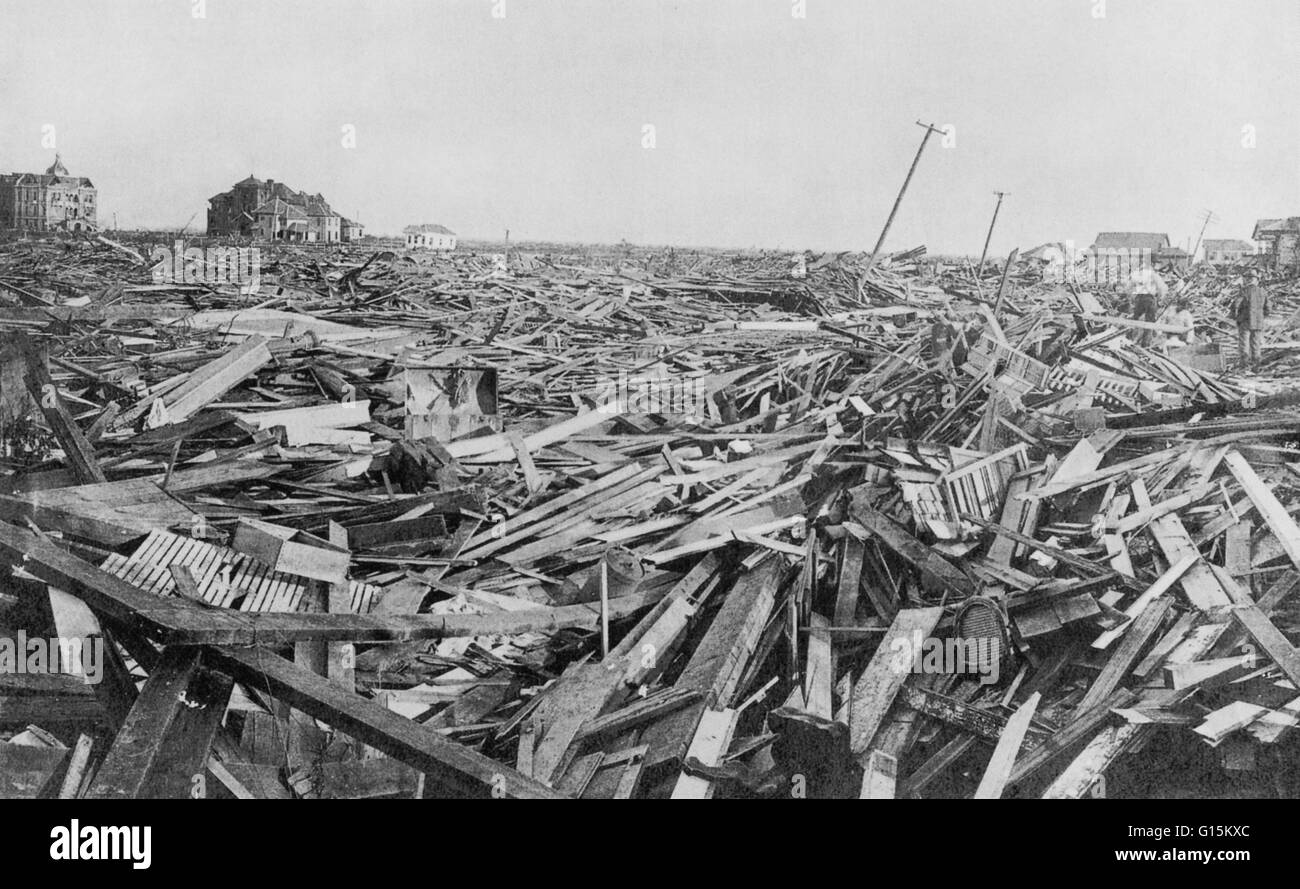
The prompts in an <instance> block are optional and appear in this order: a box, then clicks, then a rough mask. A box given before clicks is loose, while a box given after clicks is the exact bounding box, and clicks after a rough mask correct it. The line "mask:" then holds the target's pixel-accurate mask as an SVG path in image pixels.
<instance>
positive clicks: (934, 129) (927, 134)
mask: <svg viewBox="0 0 1300 889" xmlns="http://www.w3.org/2000/svg"><path fill="white" fill-rule="evenodd" d="M916 125H917V126H918V127H924V128H925V135H924V136H922V137H921V145H920V147H919V148H917V149H916V157H914V158H912V166H911V167H909V168H908V170H907V178H906V179H904V180H903V187H902V188H900V189H899V190H898V197H896V198H894V208H893V209H892V210H890V211H889V218H888V219H886V220H885V227H884V228H883V229H881V230H880V238H879V240H877V241H876V246H875V248H874V249H873V250H872V251H871V257H870V258H869V259H868V260H867V267H866V268H865V269H863V271H862V280H864V281H865V280H866V277H867V272H869V271H871V268H872V266H874V265H875V264H876V256H877V255H879V253H880V248H881V247H883V246H884V244H885V236H886V235H888V234H889V227H890V226H891V225H893V224H894V216H896V215H897V214H898V205H899V204H901V203H903V195H905V194H907V185H908V183H909V182H911V181H912V174H913V173H915V172H916V165H917V164H918V163H920V161H921V152H923V151H925V143H926V142H929V141H930V134H931V133H942V132H943V130H941V129H939V128H938V127H936V126H935V125H934V124H930V123H921V122H920V121H919V120H918V121H917V122H916ZM859 289H861V287H860V286H859Z"/></svg>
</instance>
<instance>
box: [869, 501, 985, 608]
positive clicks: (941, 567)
mask: <svg viewBox="0 0 1300 889" xmlns="http://www.w3.org/2000/svg"><path fill="white" fill-rule="evenodd" d="M852 515H853V518H854V520H856V521H857V522H858V523H859V524H861V525H862V526H863V527H864V528H866V529H867V530H868V531H869V532H871V533H872V534H874V535H876V536H877V537H879V538H880V539H881V541H882V542H883V543H884V544H885V545H886V546H888V547H889V548H890V549H891V550H893V551H894V552H896V553H898V554H899V555H900V556H902V557H903V558H904V559H906V560H907V561H908V562H911V563H912V564H913V565H915V566H916V568H917V570H919V571H920V572H921V574H922V576H923V577H926V578H928V579H930V580H931V581H932V582H934V583H936V584H940V585H942V586H945V587H947V588H949V589H951V590H953V591H954V592H956V593H960V594H963V595H970V594H972V593H973V592H974V584H973V583H972V581H971V579H970V578H969V577H967V576H966V575H965V574H963V573H962V572H961V571H960V570H958V569H957V568H956V567H955V566H954V565H953V564H952V563H951V562H949V561H948V560H947V559H945V558H943V556H940V555H939V554H938V553H936V552H935V551H934V550H933V549H931V548H930V547H928V546H926V545H925V544H923V543H921V541H919V540H917V539H916V538H915V537H913V536H912V535H911V534H909V533H907V531H905V530H903V528H902V527H900V526H899V525H898V523H897V522H895V521H894V520H893V519H891V518H889V517H888V516H886V515H885V514H884V513H881V512H878V511H876V510H875V509H873V508H872V507H870V506H868V505H866V504H865V503H862V502H859V500H858V498H857V497H855V498H854V501H853V508H852Z"/></svg>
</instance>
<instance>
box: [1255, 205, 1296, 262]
mask: <svg viewBox="0 0 1300 889" xmlns="http://www.w3.org/2000/svg"><path fill="white" fill-rule="evenodd" d="M1250 237H1251V239H1252V240H1254V241H1255V242H1256V243H1258V244H1259V245H1260V252H1261V253H1262V254H1263V255H1264V257H1265V259H1264V264H1265V265H1266V266H1268V267H1269V268H1272V269H1278V268H1288V267H1291V266H1294V265H1296V264H1297V262H1300V216H1290V217H1287V218H1286V219H1261V220H1259V221H1258V222H1256V223H1255V230H1254V231H1253V232H1252V233H1251V235H1250Z"/></svg>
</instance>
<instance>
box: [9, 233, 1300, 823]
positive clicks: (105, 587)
mask: <svg viewBox="0 0 1300 889" xmlns="http://www.w3.org/2000/svg"><path fill="white" fill-rule="evenodd" d="M258 249H260V250H261V251H262V252H261V253H260V254H259V260H260V261H259V267H258V279H257V280H256V281H246V280H241V281H229V280H227V279H225V278H214V277H213V276H212V275H210V274H208V272H210V271H211V266H212V264H213V263H215V262H217V261H219V259H220V257H218V256H216V255H214V254H212V253H204V252H202V251H201V250H198V251H189V252H184V253H183V254H182V255H183V256H184V257H185V259H184V260H183V265H182V264H178V265H177V268H179V269H181V271H182V273H181V274H180V275H178V276H171V278H170V279H168V280H160V279H159V275H158V267H157V261H156V260H153V254H152V253H151V251H150V249H149V244H148V243H147V239H138V242H136V241H133V242H131V243H118V242H114V241H109V240H107V239H104V238H99V239H95V240H90V239H83V240H80V241H63V242H56V241H45V242H20V243H16V244H8V245H3V246H0V460H2V461H3V462H2V463H0V561H2V562H3V565H2V566H0V572H3V573H2V574H0V737H4V738H5V739H6V740H4V741H3V742H2V743H0V796H28V797H30V796H59V797H65V798H74V797H81V796H88V797H97V798H122V797H160V796H161V797H172V796H197V795H210V796H214V797H215V796H227V797H228V796H235V797H240V798H269V797H349V798H357V797H412V796H423V797H429V798H433V797H447V796H489V795H490V796H515V797H546V798H554V797H582V798H641V797H674V798H692V797H695V798H700V797H709V796H713V795H718V796H762V797H789V796H791V795H794V796H809V797H863V798H884V797H905V796H920V797H946V796H975V797H983V798H988V797H999V796H1031V795H1032V796H1049V797H1078V796H1083V795H1098V794H1101V793H1109V794H1110V795H1134V796H1145V795H1176V794H1178V793H1180V792H1183V783H1180V782H1185V781H1186V780H1187V779H1188V776H1196V775H1201V774H1206V775H1213V776H1215V780H1222V781H1223V782H1224V790H1223V793H1224V794H1241V795H1258V794H1272V793H1275V792H1279V793H1284V794H1286V795H1294V793H1293V791H1294V788H1293V787H1291V786H1290V785H1289V784H1288V782H1290V781H1291V780H1292V776H1291V773H1290V770H1289V768H1288V767H1287V763H1289V762H1290V761H1291V760H1292V759H1293V758H1294V757H1293V754H1294V751H1295V746H1294V745H1295V743H1296V739H1295V733H1294V732H1293V731H1292V729H1293V728H1294V726H1295V725H1296V722H1297V720H1300V690H1297V685H1298V684H1300V655H1298V654H1297V652H1296V650H1295V648H1294V646H1293V645H1292V643H1291V641H1290V639H1289V638H1288V637H1289V636H1293V635H1294V632H1295V630H1297V629H1300V627H1297V626H1296V622H1295V618H1296V608H1295V604H1294V601H1293V599H1292V598H1289V597H1290V594H1291V593H1292V592H1293V591H1294V589H1295V588H1296V586H1297V585H1300V528H1297V526H1296V523H1295V521H1294V520H1293V518H1292V512H1293V511H1295V509H1297V508H1300V500H1297V499H1295V497H1296V494H1297V489H1300V480H1297V479H1296V478H1295V476H1296V474H1297V472H1300V463H1295V462H1292V461H1293V460H1294V459H1295V457H1296V456H1297V455H1298V454H1300V451H1296V450H1293V448H1294V447H1295V445H1294V444H1293V442H1294V441H1295V440H1296V439H1297V438H1300V411H1296V410H1291V409H1289V408H1290V406H1291V405H1293V404H1294V403H1295V402H1296V401H1300V399H1298V398H1295V397H1293V394H1292V393H1291V391H1290V390H1289V389H1288V388H1287V387H1286V386H1285V385H1283V384H1280V383H1277V382H1276V381H1269V380H1267V379H1264V378H1253V379H1249V380H1234V379H1233V378H1230V377H1227V376H1225V375H1224V374H1222V373H1220V372H1218V371H1217V370H1215V369H1213V368H1214V365H1213V364H1207V363H1206V362H1203V361H1193V360H1190V359H1187V358H1180V356H1179V355H1178V354H1176V353H1175V352H1173V351H1170V352H1168V353H1166V352H1165V351H1162V350H1161V349H1159V348H1155V347H1144V346H1141V345H1138V339H1139V338H1138V337H1136V336H1134V333H1135V332H1140V331H1142V330H1143V329H1144V327H1145V328H1150V327H1152V325H1144V323H1143V322H1135V321H1129V320H1127V319H1124V318H1122V317H1119V316H1117V315H1116V314H1115V313H1114V310H1113V305H1114V304H1113V302H1112V297H1111V294H1109V293H1107V292H1104V291H1101V290H1098V291H1096V292H1093V291H1089V290H1087V289H1085V288H1080V287H1063V286H1055V285H1051V284H1046V283H1042V282H1040V281H1037V280H1035V279H1034V278H1033V276H1032V275H1030V274H1027V273H1025V272H1024V271H1023V269H1022V268H1015V269H1013V268H1011V267H1007V268H998V269H997V270H996V272H989V273H986V274H985V275H983V276H980V275H976V274H973V273H972V271H971V269H970V268H969V267H966V268H961V267H959V266H955V265H951V264H945V263H944V262H942V261H939V260H933V259H928V258H926V257H925V253H924V250H923V249H917V250H912V251H908V252H906V253H904V254H899V255H896V256H894V257H890V258H888V259H885V260H883V261H882V262H879V263H877V264H875V265H874V266H869V264H868V263H867V261H866V259H865V258H864V257H862V256H860V255H856V254H839V255H831V254H828V255H824V256H814V255H806V256H802V257H796V258H794V259H793V260H792V259H791V257H789V256H788V255H784V254H772V253H768V254H762V253H749V254H734V255H729V254H721V253H707V252H693V251H660V252H657V253H649V252H647V251H638V250H635V249H629V248H625V249H620V250H616V251H606V252H605V253H603V254H597V253H594V252H592V251H581V250H570V251H563V252H562V251H553V252H548V253H543V252H521V251H518V250H515V251H513V252H511V253H509V254H495V255H494V254H491V253H479V252H465V251H462V252H456V253H451V254H446V255H437V256H429V255H422V256H414V255H403V254H399V253H394V252H388V251H378V252H372V251H367V250H363V249H361V248H359V247H357V246H351V247H349V248H346V249H338V248H335V249H324V248H322V249H312V248H303V247H299V248H290V247H262V248H258ZM151 260H153V261H152V262H151ZM189 272H193V274H190V273H189ZM178 278H179V280H178ZM1223 280H1226V279H1220V278H1209V277H1205V278H1195V277H1189V278H1187V279H1185V280H1184V281H1182V282H1179V284H1178V290H1177V292H1179V293H1183V294H1187V295H1191V296H1193V298H1194V299H1195V300H1196V304H1197V314H1198V316H1204V317H1205V319H1206V320H1205V322H1204V323H1205V326H1206V327H1207V329H1208V328H1211V327H1214V326H1215V325H1216V324H1217V325H1221V324H1222V318H1221V317H1219V316H1216V315H1213V314H1212V312H1214V311H1219V312H1222V311H1223V307H1224V305H1225V303H1224V300H1225V299H1227V298H1228V297H1227V296H1226V294H1227V289H1226V288H1227V285H1226V284H1223ZM1271 287H1272V289H1273V290H1274V292H1275V295H1276V298H1277V300H1278V305H1279V306H1284V305H1286V299H1287V295H1288V294H1289V293H1290V292H1291V291H1293V290H1294V287H1295V285H1294V283H1293V282H1271ZM1210 307H1214V308H1210ZM1198 322H1199V318H1198ZM1288 326H1289V319H1288V320H1287V322H1286V323H1285V324H1282V325H1279V329H1278V331H1277V332H1276V333H1275V334H1274V336H1273V340H1274V343H1275V344H1281V345H1279V347H1278V348H1277V349H1275V350H1274V354H1275V355H1276V356H1278V358H1277V361H1278V366H1279V367H1282V366H1284V365H1285V360H1286V359H1285V358H1284V357H1282V356H1286V355H1288V354H1289V350H1288V348H1287V347H1286V346H1285V343H1286V337H1287V334H1286V333H1285V331H1286V329H1288ZM1154 327H1155V329H1156V332H1160V331H1161V330H1165V329H1167V327H1168V325H1164V326H1163V327H1162V326H1161V325H1158V324H1157V325H1154ZM1228 332H1230V331H1228ZM1211 339H1213V338H1211ZM1207 367H1208V368H1209V369H1207ZM1290 502H1294V503H1295V504H1296V505H1295V506H1288V505H1287V504H1288V503H1290ZM1297 598H1300V597H1297ZM74 642H76V643H79V645H73V644H71V643H74ZM17 643H21V644H17ZM60 643H62V644H60ZM37 655H43V656H42V657H39V658H38V657H37ZM6 658H7V660H6ZM37 660H40V661H41V663H40V664H37V663H36V661H37ZM1205 780H1209V779H1205ZM1203 787H1204V784H1202V789H1203Z"/></svg>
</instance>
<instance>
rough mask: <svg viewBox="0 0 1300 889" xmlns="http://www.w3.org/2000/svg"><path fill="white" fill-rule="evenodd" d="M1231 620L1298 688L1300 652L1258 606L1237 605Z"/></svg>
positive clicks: (1299, 686) (1299, 684)
mask: <svg viewBox="0 0 1300 889" xmlns="http://www.w3.org/2000/svg"><path fill="white" fill-rule="evenodd" d="M1232 616H1233V618H1234V619H1235V620H1236V621H1237V623H1239V624H1241V628H1242V629H1243V630H1245V631H1246V632H1247V633H1249V634H1250V638H1252V639H1254V640H1255V641H1256V642H1258V643H1259V647H1260V648H1262V649H1264V651H1265V652H1267V653H1268V656H1269V657H1271V658H1272V659H1273V660H1274V661H1275V662H1276V663H1277V665H1278V667H1279V668H1280V669H1281V670H1282V672H1283V673H1285V674H1286V678H1287V679H1290V680H1291V682H1292V683H1293V684H1294V685H1295V686H1296V688H1300V652H1297V651H1296V648H1295V646H1294V645H1292V644H1291V643H1290V642H1289V641H1288V640H1287V638H1286V637H1285V636H1283V635H1282V631H1281V630H1279V629H1278V628H1277V627H1275V626H1273V622H1272V621H1271V620H1269V619H1268V616H1267V615H1265V614H1264V612H1263V611H1261V610H1260V609H1259V606H1258V605H1238V606H1237V607H1236V608H1234V609H1233V611H1232Z"/></svg>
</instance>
